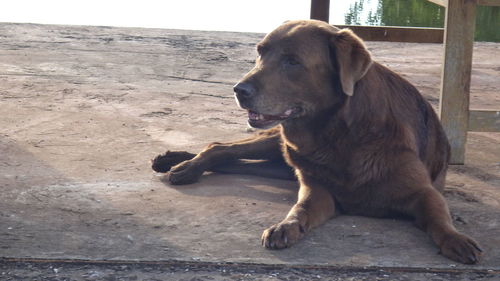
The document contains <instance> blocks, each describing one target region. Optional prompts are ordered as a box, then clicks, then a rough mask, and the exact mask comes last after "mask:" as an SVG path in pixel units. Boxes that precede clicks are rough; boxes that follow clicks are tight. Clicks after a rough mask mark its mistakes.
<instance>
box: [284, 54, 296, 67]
mask: <svg viewBox="0 0 500 281" xmlns="http://www.w3.org/2000/svg"><path fill="white" fill-rule="evenodd" d="M283 64H284V65H285V66H298V65H300V62H299V61H298V60H297V59H296V58H295V57H293V56H285V58H284V60H283Z"/></svg>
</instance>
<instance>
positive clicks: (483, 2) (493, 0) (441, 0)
mask: <svg viewBox="0 0 500 281" xmlns="http://www.w3.org/2000/svg"><path fill="white" fill-rule="evenodd" d="M427 1H429V2H432V3H434V4H438V5H439V6H442V7H447V6H448V0H427ZM453 1H456V0H453ZM476 1H477V5H479V6H500V0H476Z"/></svg>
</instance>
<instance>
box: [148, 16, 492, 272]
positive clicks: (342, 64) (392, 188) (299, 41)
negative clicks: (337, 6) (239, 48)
mask: <svg viewBox="0 0 500 281" xmlns="http://www.w3.org/2000/svg"><path fill="white" fill-rule="evenodd" d="M257 52H258V57H257V59H256V62H255V67H254V68H253V69H252V70H250V72H248V73H247V74H246V75H245V76H244V77H243V78H242V79H241V81H240V82H238V83H237V84H236V85H235V86H234V93H235V96H236V100H237V103H238V105H239V106H240V107H241V108H243V109H245V110H247V111H248V124H249V125H250V126H251V127H254V128H259V129H264V130H263V131H262V132H260V133H258V134H257V135H256V136H254V137H252V138H249V139H245V140H241V141H236V142H228V143H212V144H210V145H208V146H207V147H206V148H205V149H204V150H203V151H201V152H200V153H198V154H192V153H189V152H185V151H168V152H167V153H165V154H162V155H159V156H157V157H156V158H155V159H154V160H153V165H152V168H153V170H155V171H157V172H169V173H168V179H169V181H170V182H171V183H172V184H188V183H193V182H195V181H197V180H198V179H199V178H200V177H201V175H202V174H203V172H205V171H215V172H225V173H243V174H244V173H247V174H257V175H265V176H271V177H278V178H286V179H296V180H298V182H299V185H300V187H299V192H298V199H297V203H296V204H295V205H294V206H293V207H292V208H291V210H290V211H289V213H288V215H287V216H286V217H285V218H284V219H283V221H281V222H279V223H277V224H275V225H273V226H271V227H269V228H268V229H266V230H265V231H264V232H263V234H262V238H261V240H262V244H263V246H264V247H266V248H269V249H282V248H286V247H290V246H291V245H293V244H295V243H297V242H298V241H299V240H300V239H301V238H303V237H304V236H305V235H306V233H308V232H309V231H311V229H313V228H315V227H317V226H319V225H321V224H322V223H324V222H326V221H327V220H329V219H330V218H332V217H334V216H336V215H338V214H350V215H361V216H371V217H393V216H404V217H410V218H412V219H414V221H415V224H416V225H417V226H418V227H419V228H421V229H422V230H424V231H426V232H427V233H428V234H429V235H430V237H431V238H432V240H433V241H434V242H435V244H436V245H437V246H438V247H439V249H440V253H441V254H442V255H444V256H445V257H447V258H449V259H451V260H454V261H457V262H461V263H466V264H473V263H477V262H478V261H479V260H480V258H481V256H482V252H483V251H482V249H481V248H480V246H479V244H478V243H477V242H476V241H474V240H473V239H472V238H470V237H468V236H466V235H464V234H461V233H459V232H458V231H457V230H456V229H455V227H454V226H453V224H452V219H451V216H450V213H449V210H448V207H447V204H446V201H445V199H444V197H443V196H442V194H441V192H442V191H443V189H444V184H445V177H446V171H447V167H448V161H449V155H450V148H449V144H448V140H447V138H446V135H445V133H444V131H443V129H442V127H441V125H440V123H439V119H438V117H437V115H436V113H435V112H434V111H433V109H432V107H431V105H430V104H429V103H428V102H427V101H426V100H425V99H424V98H423V97H422V95H421V94H420V93H419V92H418V90H417V89H416V88H415V87H414V86H413V85H412V84H411V83H410V82H408V81H407V80H405V79H404V78H402V77H401V76H399V75H398V74H396V73H395V72H393V71H391V70H389V69H388V68H386V67H384V66H382V65H381V64H379V63H377V62H375V61H373V60H372V57H371V55H370V52H369V51H368V50H367V48H366V47H365V45H364V43H363V41H362V40H361V39H360V38H358V37H357V36H356V35H355V34H354V33H353V32H352V31H350V30H349V29H338V28H336V27H334V26H331V25H329V24H327V23H325V22H321V21H315V20H300V21H289V22H286V23H284V24H283V25H281V26H280V27H278V28H277V29H275V30H274V31H272V32H271V33H269V34H268V35H266V36H265V38H264V39H263V40H262V41H261V42H260V43H258V45H257Z"/></svg>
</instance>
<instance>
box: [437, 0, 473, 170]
mask: <svg viewBox="0 0 500 281" xmlns="http://www.w3.org/2000/svg"><path fill="white" fill-rule="evenodd" d="M475 15H476V1H475V0H449V1H448V5H447V8H446V19H445V32H444V64H443V72H442V81H441V97H440V102H439V111H440V116H441V122H442V124H443V127H444V130H445V131H446V134H447V136H448V139H449V140H450V144H451V160H450V163H451V164H463V163H464V155H465V142H466V139H467V130H468V122H469V90H470V76H471V67H472V47H473V44H474V26H475Z"/></svg>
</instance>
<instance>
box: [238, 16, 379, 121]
mask: <svg viewBox="0 0 500 281" xmlns="http://www.w3.org/2000/svg"><path fill="white" fill-rule="evenodd" d="M257 51H258V54H259V56H258V57H257V60H256V63H255V67H254V68H253V69H252V70H251V71H250V72H248V73H247V74H246V75H245V76H244V77H243V79H242V80H241V81H240V82H239V83H238V84H236V85H235V86H234V92H235V95H236V99H237V102H238V104H239V106H240V107H242V108H244V109H247V110H248V123H249V125H250V126H252V127H255V128H269V127H272V126H275V125H277V124H279V123H286V122H293V120H297V119H298V118H307V117H312V116H314V115H315V114H317V113H318V112H321V111H323V110H327V109H328V108H331V107H332V106H335V105H337V104H339V103H341V102H343V101H345V99H346V97H348V96H352V95H353V93H354V86H355V84H356V82H357V81H359V80H360V79H361V78H362V77H363V76H364V75H365V73H366V72H367V70H368V69H369V67H370V65H371V63H372V60H371V57H370V53H369V52H368V50H367V49H366V47H365V45H364V44H363V42H362V41H361V39H359V38H358V37H357V36H356V35H355V34H354V33H352V32H351V31H350V30H347V29H342V30H339V29H338V28H335V27H333V26H331V25H329V24H327V23H324V22H321V21H315V20H305V21H289V22H286V23H284V24H283V25H281V26H280V27H278V28H277V29H275V30H274V31H272V32H271V33H269V34H268V35H267V36H266V37H265V38H264V39H263V40H262V41H261V42H260V43H259V44H258V45H257Z"/></svg>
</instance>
